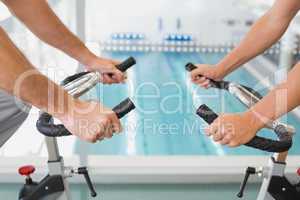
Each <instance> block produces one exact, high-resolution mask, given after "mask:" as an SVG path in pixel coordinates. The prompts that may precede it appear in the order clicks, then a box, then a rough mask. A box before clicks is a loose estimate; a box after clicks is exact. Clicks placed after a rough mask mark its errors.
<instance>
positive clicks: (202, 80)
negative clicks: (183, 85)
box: [191, 64, 225, 88]
mask: <svg viewBox="0 0 300 200" xmlns="http://www.w3.org/2000/svg"><path fill="white" fill-rule="evenodd" d="M196 66H197V67H198V68H197V69H194V70H193V71H192V72H191V80H192V82H193V83H195V84H197V85H199V86H201V87H204V88H209V86H210V81H209V79H212V80H216V81H217V80H222V79H223V78H224V76H225V73H224V72H223V70H222V69H221V68H220V67H217V66H213V65H206V64H200V65H196Z"/></svg>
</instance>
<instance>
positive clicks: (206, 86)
mask: <svg viewBox="0 0 300 200" xmlns="http://www.w3.org/2000/svg"><path fill="white" fill-rule="evenodd" d="M201 87H204V88H206V89H207V88H209V87H210V80H208V79H206V80H205V81H204V82H203V83H201Z"/></svg>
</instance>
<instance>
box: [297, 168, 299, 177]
mask: <svg viewBox="0 0 300 200" xmlns="http://www.w3.org/2000/svg"><path fill="white" fill-rule="evenodd" d="M297 174H298V176H300V168H298V169H297Z"/></svg>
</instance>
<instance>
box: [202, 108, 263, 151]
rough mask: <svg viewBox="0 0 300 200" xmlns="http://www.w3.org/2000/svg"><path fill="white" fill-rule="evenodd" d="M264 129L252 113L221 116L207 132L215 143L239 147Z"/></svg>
mask: <svg viewBox="0 0 300 200" xmlns="http://www.w3.org/2000/svg"><path fill="white" fill-rule="evenodd" d="M263 127H264V123H263V122H262V121H261V120H259V119H258V118H257V117H255V114H254V113H253V112H252V111H248V112H245V113H242V114H223V115H220V116H219V117H218V118H217V119H216V120H215V121H214V122H213V123H212V124H211V125H210V126H209V127H208V128H207V129H206V130H205V133H206V135H207V136H212V138H213V140H214V141H215V142H219V143H220V144H222V145H228V146H229V147H237V146H240V145H242V144H246V143H247V142H249V141H250V140H251V139H252V138H253V137H254V136H255V135H256V133H257V132H258V131H259V130H260V129H261V128H263Z"/></svg>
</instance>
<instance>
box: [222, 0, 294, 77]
mask: <svg viewBox="0 0 300 200" xmlns="http://www.w3.org/2000/svg"><path fill="white" fill-rule="evenodd" d="M296 6H297V7H296ZM298 7H299V3H298V2H296V1H295V0H288V1H286V2H284V0H277V2H276V3H275V4H274V6H273V7H272V8H271V9H270V10H269V11H268V12H267V13H266V14H265V15H264V16H262V17H261V18H260V19H259V20H258V21H257V22H256V23H255V24H254V25H253V26H252V28H251V29H250V31H249V32H248V34H247V35H246V36H245V38H244V39H243V40H242V41H241V43H240V44H239V45H238V46H237V47H236V48H234V49H233V51H232V52H230V53H229V54H228V55H227V56H226V57H225V58H224V59H222V60H221V61H220V62H219V63H218V64H217V66H218V67H220V68H221V69H222V70H223V73H224V74H225V75H227V74H228V73H230V72H232V71H234V70H235V69H237V68H238V67H239V66H241V65H243V64H244V63H246V62H248V61H249V60H250V59H252V58H254V57H256V56H257V55H259V54H261V53H263V52H264V51H265V50H266V49H268V48H269V47H271V46H272V45H273V44H274V43H275V42H277V41H278V40H279V39H280V38H281V36H282V35H283V34H284V32H285V31H286V29H287V28H288V26H289V23H290V22H291V20H292V19H293V17H294V16H295V15H296V13H297V11H298Z"/></svg>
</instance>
